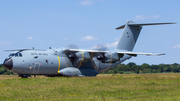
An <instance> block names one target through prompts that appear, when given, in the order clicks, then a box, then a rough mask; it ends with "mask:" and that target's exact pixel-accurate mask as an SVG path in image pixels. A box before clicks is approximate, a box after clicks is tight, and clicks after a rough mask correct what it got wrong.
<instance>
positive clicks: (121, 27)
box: [116, 25, 125, 30]
mask: <svg viewBox="0 0 180 101" xmlns="http://www.w3.org/2000/svg"><path fill="white" fill-rule="evenodd" d="M124 27H125V25H122V26H120V27H118V28H116V30H118V29H123V28H124Z"/></svg>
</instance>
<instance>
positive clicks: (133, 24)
mask: <svg viewBox="0 0 180 101" xmlns="http://www.w3.org/2000/svg"><path fill="white" fill-rule="evenodd" d="M164 24H175V23H143V24H136V23H131V24H128V25H129V26H148V25H164Z"/></svg>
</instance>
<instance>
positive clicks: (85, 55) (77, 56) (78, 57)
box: [68, 51, 91, 62]
mask: <svg viewBox="0 0 180 101" xmlns="http://www.w3.org/2000/svg"><path fill="white" fill-rule="evenodd" d="M68 57H69V58H72V59H73V60H74V62H81V61H83V62H86V61H89V60H91V56H90V54H89V52H83V51H81V52H76V53H74V54H70V55H69V56H68Z"/></svg>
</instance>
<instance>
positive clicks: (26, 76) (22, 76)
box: [19, 74, 31, 78]
mask: <svg viewBox="0 0 180 101" xmlns="http://www.w3.org/2000/svg"><path fill="white" fill-rule="evenodd" d="M19 77H21V78H28V77H31V75H23V74H20V75H19Z"/></svg>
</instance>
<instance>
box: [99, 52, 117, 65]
mask: <svg viewBox="0 0 180 101" xmlns="http://www.w3.org/2000/svg"><path fill="white" fill-rule="evenodd" d="M120 58H121V56H119V55H118V54H117V53H116V52H113V53H104V54H100V55H98V56H97V59H98V60H100V61H101V62H102V63H115V62H117V61H119V60H120Z"/></svg>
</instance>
